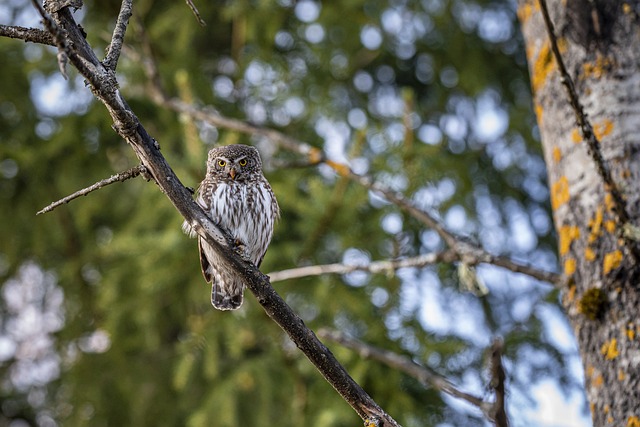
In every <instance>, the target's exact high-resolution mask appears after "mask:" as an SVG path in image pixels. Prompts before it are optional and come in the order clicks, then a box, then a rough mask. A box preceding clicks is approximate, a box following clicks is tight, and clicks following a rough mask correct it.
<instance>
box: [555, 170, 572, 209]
mask: <svg viewBox="0 0 640 427" xmlns="http://www.w3.org/2000/svg"><path fill="white" fill-rule="evenodd" d="M569 198H570V197H569V180H568V179H567V177H566V176H562V177H560V179H559V180H557V181H556V182H554V183H553V184H551V207H552V208H553V210H556V209H557V208H559V207H560V206H562V205H564V204H565V203H567V202H569Z"/></svg>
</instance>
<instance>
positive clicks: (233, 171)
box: [229, 168, 236, 180]
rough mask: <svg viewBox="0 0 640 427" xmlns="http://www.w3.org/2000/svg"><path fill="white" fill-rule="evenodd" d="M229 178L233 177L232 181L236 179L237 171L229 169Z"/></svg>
mask: <svg viewBox="0 0 640 427" xmlns="http://www.w3.org/2000/svg"><path fill="white" fill-rule="evenodd" d="M229 176H230V177H231V179H234V180H235V179H236V170H235V169H233V168H231V169H229Z"/></svg>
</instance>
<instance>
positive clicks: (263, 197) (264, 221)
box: [210, 182, 275, 263]
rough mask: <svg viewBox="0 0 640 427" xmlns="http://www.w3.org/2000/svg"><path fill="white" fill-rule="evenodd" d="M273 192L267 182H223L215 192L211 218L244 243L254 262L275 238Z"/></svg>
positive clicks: (211, 204)
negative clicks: (265, 183)
mask: <svg viewBox="0 0 640 427" xmlns="http://www.w3.org/2000/svg"><path fill="white" fill-rule="evenodd" d="M274 202H275V200H274V196H273V193H272V192H271V190H270V188H267V187H266V186H265V185H264V184H263V183H261V182H258V183H253V184H249V185H247V184H244V183H229V184H228V183H221V184H218V185H217V187H216V188H215V189H212V193H211V203H210V207H211V211H210V212H211V218H212V219H213V220H214V221H215V222H216V223H218V224H219V225H220V226H221V227H222V228H224V229H225V230H227V231H228V232H229V233H230V234H231V235H232V236H233V237H234V238H235V239H237V240H239V241H241V242H242V243H243V244H244V245H245V246H246V249H247V250H248V252H249V256H250V258H251V259H252V260H253V262H254V263H256V262H258V261H259V260H260V259H261V258H262V256H263V255H264V252H265V251H266V249H267V246H268V245H269V242H270V240H271V236H272V235H273V225H274V221H275V217H274V214H273V207H272V206H273V203H274Z"/></svg>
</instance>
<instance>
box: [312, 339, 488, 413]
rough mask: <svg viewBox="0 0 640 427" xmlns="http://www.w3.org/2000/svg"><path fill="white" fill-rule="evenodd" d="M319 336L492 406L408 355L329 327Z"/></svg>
mask: <svg viewBox="0 0 640 427" xmlns="http://www.w3.org/2000/svg"><path fill="white" fill-rule="evenodd" d="M318 336H320V338H322V339H324V340H329V341H333V342H335V343H338V344H340V345H342V346H343V347H346V348H348V349H350V350H353V351H355V352H356V353H358V354H359V355H360V357H362V358H363V359H373V360H377V361H378V362H382V363H384V364H385V365H387V366H389V367H391V368H393V369H396V370H398V371H400V372H404V373H405V374H407V375H409V376H411V377H413V378H415V379H416V380H418V381H420V383H421V384H423V385H424V386H426V387H429V386H430V387H433V388H434V389H436V390H438V391H441V392H442V393H445V394H448V395H450V396H453V397H456V398H458V399H462V400H464V401H466V402H468V403H470V404H472V405H473V406H475V407H477V408H479V409H481V410H482V411H483V412H484V411H486V409H487V408H488V407H489V406H490V403H489V402H485V401H484V400H482V398H480V397H478V396H475V395H473V394H470V393H466V392H464V391H461V390H459V389H458V388H457V387H455V386H454V385H453V384H452V383H451V381H449V380H448V379H447V378H446V377H444V376H442V375H440V374H438V373H436V372H435V371H433V370H431V369H429V368H427V367H424V366H421V365H418V364H417V363H415V362H414V361H413V360H411V359H410V358H408V357H406V356H402V355H399V354H397V353H394V352H392V351H389V350H384V349H381V348H378V347H375V346H372V345H369V344H365V343H363V342H362V341H359V340H357V339H355V338H351V337H349V336H347V335H346V334H343V333H342V332H338V331H332V330H329V329H320V330H319V331H318Z"/></svg>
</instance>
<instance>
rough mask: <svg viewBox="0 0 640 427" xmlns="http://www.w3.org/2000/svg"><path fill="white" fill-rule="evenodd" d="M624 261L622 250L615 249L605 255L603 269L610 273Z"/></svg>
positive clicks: (605, 272)
mask: <svg viewBox="0 0 640 427" xmlns="http://www.w3.org/2000/svg"><path fill="white" fill-rule="evenodd" d="M621 263H622V252H621V251H619V250H615V251H613V252H609V253H608V254H605V255H604V261H603V263H602V270H603V272H604V274H609V273H610V272H611V271H612V270H615V269H616V268H618V267H620V264H621Z"/></svg>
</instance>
